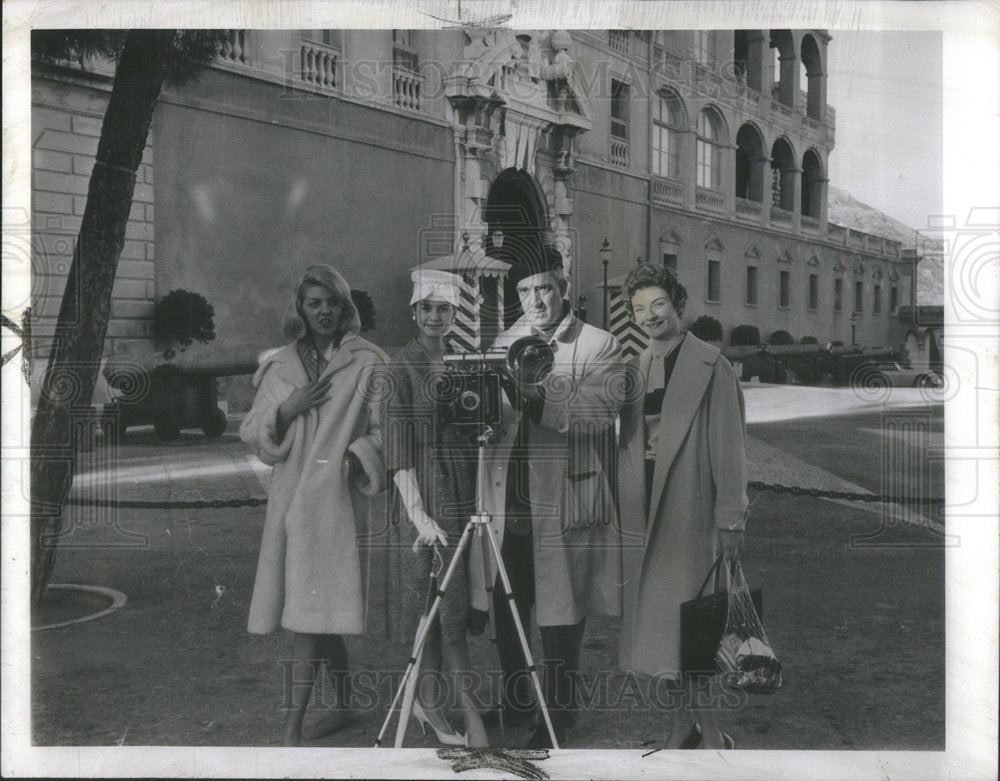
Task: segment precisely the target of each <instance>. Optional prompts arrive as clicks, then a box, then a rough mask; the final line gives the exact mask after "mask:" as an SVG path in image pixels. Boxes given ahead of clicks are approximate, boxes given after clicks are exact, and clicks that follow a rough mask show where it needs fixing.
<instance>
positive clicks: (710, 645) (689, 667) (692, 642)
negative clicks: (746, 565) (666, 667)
mask: <svg viewBox="0 0 1000 781" xmlns="http://www.w3.org/2000/svg"><path fill="white" fill-rule="evenodd" d="M721 572H722V556H719V558H717V559H716V560H715V564H713V565H712V567H711V569H709V571H708V574H707V575H706V576H705V580H704V581H703V582H702V584H701V588H700V589H698V593H697V595H696V596H695V598H694V599H691V600H688V601H687V602H682V603H681V672H683V673H684V674H686V675H695V674H705V673H714V672H716V665H715V652H716V651H717V650H718V649H719V641H720V640H721V639H722V635H723V633H724V632H725V631H726V616H727V614H728V611H729V595H728V593H727V592H726V589H724V588H723V589H720V588H719V576H720V574H721ZM713 574H714V575H715V588H714V592H713V593H712V594H708V595H706V596H702V592H703V591H704V590H705V586H707V585H708V581H709V580H710V579H711V578H712V575H713ZM750 599H751V601H752V602H753V606H754V608H755V609H756V611H757V615H758V616H763V610H762V594H761V590H760V589H759V588H755V589H751V590H750Z"/></svg>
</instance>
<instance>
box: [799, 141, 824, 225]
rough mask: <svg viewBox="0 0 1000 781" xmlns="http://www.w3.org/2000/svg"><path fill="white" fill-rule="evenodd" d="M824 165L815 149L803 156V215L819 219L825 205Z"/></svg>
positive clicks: (808, 150) (809, 150)
mask: <svg viewBox="0 0 1000 781" xmlns="http://www.w3.org/2000/svg"><path fill="white" fill-rule="evenodd" d="M823 185H824V181H823V164H822V163H821V162H820V159H819V154H817V152H816V150H815V149H807V150H806V153H805V154H804V155H803V156H802V214H803V215H805V216H807V217H814V218H816V219H819V216H820V208H821V206H822V203H823Z"/></svg>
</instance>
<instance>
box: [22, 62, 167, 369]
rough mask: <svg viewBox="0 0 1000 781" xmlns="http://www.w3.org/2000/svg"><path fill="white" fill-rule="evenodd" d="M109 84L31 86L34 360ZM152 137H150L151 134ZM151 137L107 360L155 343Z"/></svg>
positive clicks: (57, 297)
mask: <svg viewBox="0 0 1000 781" xmlns="http://www.w3.org/2000/svg"><path fill="white" fill-rule="evenodd" d="M107 97H108V89H107V85H106V84H102V83H101V82H97V83H96V84H88V85H84V84H80V83H69V82H66V81H56V80H47V79H45V78H38V77H37V76H36V78H35V79H34V80H33V84H32V104H31V136H32V187H31V196H32V202H31V210H32V214H31V218H32V230H33V252H32V296H31V307H32V310H31V311H32V341H33V349H34V353H35V356H36V357H45V356H47V355H48V354H49V352H50V350H51V338H52V334H53V332H54V328H55V323H56V319H57V317H58V315H59V306H60V303H61V301H62V297H63V293H64V292H65V288H66V279H67V276H68V274H69V267H70V263H71V262H72V255H73V248H74V246H75V244H76V238H77V235H78V234H79V231H80V223H81V221H82V219H83V212H84V209H85V208H86V205H87V189H88V186H89V183H90V172H91V169H92V168H93V166H94V159H95V156H96V154H97V143H98V139H99V137H100V134H101V122H102V120H103V117H104V111H105V108H106V106H107ZM150 135H151V136H152V134H150ZM153 208H154V203H153V147H152V138H150V142H149V144H148V145H147V147H146V150H145V152H144V153H143V157H142V164H141V165H140V167H139V171H138V176H137V180H136V185H135V197H134V203H133V206H132V211H131V213H130V214H129V221H128V225H127V227H126V229H125V247H124V249H123V250H122V254H121V259H120V260H119V263H118V271H117V275H116V277H115V286H114V291H113V298H112V305H111V319H110V321H109V323H108V331H107V338H106V340H105V354H110V353H113V352H117V351H118V350H120V349H122V348H123V347H125V346H126V345H128V344H129V343H135V342H148V341H149V340H150V339H151V338H152V332H151V329H152V315H153V302H154V300H155V296H156V290H155V284H154V281H153V280H154V259H155V251H156V250H155V245H154V231H153V224H154V211H153Z"/></svg>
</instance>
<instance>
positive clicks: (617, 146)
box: [610, 138, 629, 168]
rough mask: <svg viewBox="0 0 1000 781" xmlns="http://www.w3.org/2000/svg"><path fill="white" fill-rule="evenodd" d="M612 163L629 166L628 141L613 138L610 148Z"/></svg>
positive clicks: (623, 166) (624, 166)
mask: <svg viewBox="0 0 1000 781" xmlns="http://www.w3.org/2000/svg"><path fill="white" fill-rule="evenodd" d="M610 159H611V165H618V166H621V167H622V168H628V165H629V150H628V141H625V140H624V139H621V138H612V139H611V150H610Z"/></svg>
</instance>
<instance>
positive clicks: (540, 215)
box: [483, 168, 549, 327]
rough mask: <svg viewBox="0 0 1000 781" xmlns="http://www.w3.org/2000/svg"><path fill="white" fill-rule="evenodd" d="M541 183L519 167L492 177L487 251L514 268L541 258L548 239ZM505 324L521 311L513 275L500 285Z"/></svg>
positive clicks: (487, 209)
mask: <svg viewBox="0 0 1000 781" xmlns="http://www.w3.org/2000/svg"><path fill="white" fill-rule="evenodd" d="M544 199H545V196H544V193H543V192H542V188H541V186H540V185H539V184H538V182H537V181H535V179H534V177H532V176H531V175H530V174H528V173H527V172H525V171H521V170H518V169H517V168H507V169H505V170H503V171H501V172H500V174H499V175H498V176H497V177H496V179H494V180H493V184H492V185H491V186H490V191H489V195H487V197H486V206H485V208H484V209H483V220H484V222H485V223H486V225H487V236H486V242H485V249H486V254H487V255H489V256H490V257H493V258H497V259H498V260H503V261H505V262H507V263H510V264H511V267H512V268H516V267H518V266H523V265H525V264H528V263H532V262H533V261H535V260H537V259H540V258H541V256H542V250H543V247H544V246H545V244H546V243H547V241H548V239H549V230H548V227H549V220H548V210H547V209H546V204H545V200H544ZM497 294H498V296H497V299H496V300H497V301H498V305H499V307H500V310H501V311H502V320H501V322H502V323H503V325H504V326H505V327H506V326H509V325H510V324H511V323H513V322H514V320H516V319H517V318H518V317H519V316H520V314H521V311H520V304H519V302H518V298H517V291H516V290H515V287H514V283H513V282H512V281H511V279H510V276H509V275H508V276H506V277H505V278H504V280H503V286H502V289H500V288H499V287H498V289H497Z"/></svg>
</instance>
